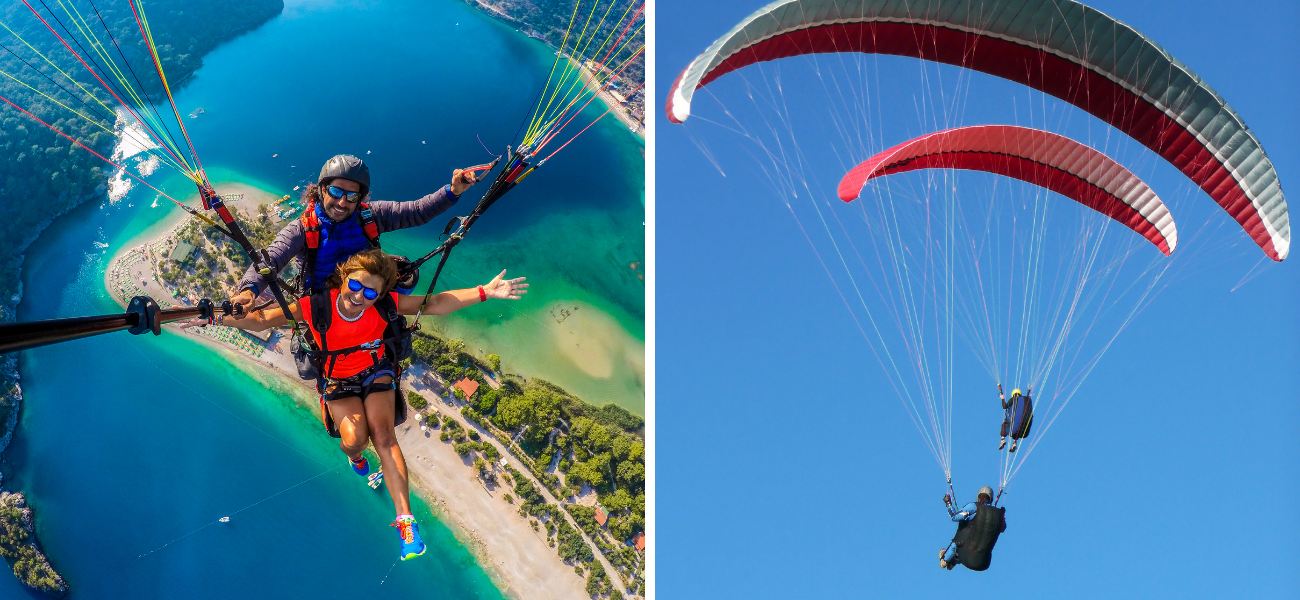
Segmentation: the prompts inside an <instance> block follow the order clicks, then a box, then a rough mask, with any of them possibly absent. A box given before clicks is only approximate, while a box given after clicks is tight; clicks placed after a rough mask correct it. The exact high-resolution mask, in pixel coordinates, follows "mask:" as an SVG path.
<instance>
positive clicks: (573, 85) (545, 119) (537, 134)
mask: <svg viewBox="0 0 1300 600" xmlns="http://www.w3.org/2000/svg"><path fill="white" fill-rule="evenodd" d="M614 4H615V3H614V2H612V1H611V2H610V4H609V7H608V8H606V9H605V13H604V15H602V16H601V19H600V22H599V23H598V24H597V25H596V28H595V30H594V31H593V32H592V35H591V38H590V39H586V41H585V46H584V48H583V49H582V50H580V51H578V52H576V54H577V55H578V57H582V56H584V55H586V53H587V51H586V48H589V47H590V46H591V42H592V41H594V39H595V37H596V35H597V34H598V33H599V31H600V27H601V25H603V24H604V23H605V19H606V18H607V17H608V15H609V12H610V11H611V10H613V8H614ZM635 4H636V3H635V2H630V3H628V7H627V8H626V9H624V11H623V14H622V15H621V16H620V17H619V20H618V22H616V23H615V24H614V26H613V27H612V28H611V29H610V33H609V35H607V36H605V40H604V41H603V42H601V44H600V47H599V48H597V50H596V53H595V54H599V53H600V52H601V51H603V50H604V49H605V47H606V46H608V45H609V42H610V40H612V39H613V38H614V34H615V33H616V32H618V29H619V25H622V24H623V20H624V19H626V18H627V14H628V12H630V11H631V9H632V7H633V6H634V5H635ZM595 8H596V6H593V7H592V15H594V14H595ZM590 21H591V18H590V16H589V17H588V19H587V22H588V25H589V24H590ZM643 26H644V25H643ZM586 28H587V26H584V28H583V34H582V36H581V37H580V38H579V41H578V42H576V43H575V44H574V48H575V50H576V49H577V46H578V45H579V44H582V43H583V39H585V38H586V37H587V36H586ZM640 30H641V29H640V28H638V29H637V32H638V33H639V32H640ZM634 37H635V34H633V35H632V36H631V37H629V39H628V41H629V42H630V41H631V39H632V38H634ZM624 46H626V43H624ZM595 54H592V56H595ZM578 60H579V63H578V65H577V67H576V68H573V61H574V59H573V58H570V62H569V67H570V69H571V70H570V69H566V73H565V77H564V79H563V80H561V82H560V84H558V85H557V86H556V94H557V95H558V92H559V88H561V87H564V85H565V83H564V82H565V81H567V80H568V73H569V72H573V73H575V74H578V75H577V76H576V77H575V78H574V80H573V81H572V82H570V83H569V89H568V90H566V91H565V93H564V96H563V98H564V99H563V100H561V101H560V103H561V104H565V100H568V99H569V97H570V95H572V94H573V93H574V91H575V90H576V89H578V85H579V84H582V87H583V89H585V88H586V84H585V82H582V76H581V72H583V71H585V70H586V68H585V66H584V65H583V64H582V63H584V62H587V61H590V59H585V60H584V59H582V58H579V59H578ZM595 76H596V74H595V73H592V81H593V83H596V82H597V80H596V77H595ZM597 85H598V87H601V86H603V83H600V84H597ZM555 97H557V96H552V99H554V98H555ZM584 97H585V95H584V94H582V93H579V94H578V95H577V96H576V97H574V99H573V100H572V101H571V102H569V103H568V104H567V105H565V107H564V110H557V111H556V112H555V113H551V112H550V108H551V105H550V104H549V103H548V105H547V111H546V113H545V114H542V115H540V116H539V117H538V118H537V121H539V122H541V123H545V124H546V125H544V126H541V127H537V128H534V131H532V132H531V133H533V135H532V136H531V138H530V141H536V140H537V139H540V138H542V137H544V136H543V134H542V132H543V131H545V130H546V129H547V128H548V127H549V126H550V125H553V124H554V123H555V122H556V121H558V120H560V119H562V118H563V115H564V114H565V112H566V111H567V110H568V109H569V108H570V107H572V106H573V105H574V104H576V103H577V102H578V101H580V100H581V99H582V98H584Z"/></svg>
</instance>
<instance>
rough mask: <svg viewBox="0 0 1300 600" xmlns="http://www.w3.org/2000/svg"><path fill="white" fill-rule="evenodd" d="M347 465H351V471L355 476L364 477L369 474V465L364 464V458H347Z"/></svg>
mask: <svg viewBox="0 0 1300 600" xmlns="http://www.w3.org/2000/svg"><path fill="white" fill-rule="evenodd" d="M348 464H350V465H352V470H353V471H354V472H355V473H356V474H357V475H366V474H368V473H370V463H368V462H366V457H365V456H359V457H357V458H356V459H352V458H349V459H348Z"/></svg>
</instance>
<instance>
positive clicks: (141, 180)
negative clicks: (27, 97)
mask: <svg viewBox="0 0 1300 600" xmlns="http://www.w3.org/2000/svg"><path fill="white" fill-rule="evenodd" d="M0 100H4V101H5V102H6V103H8V104H9V106H12V107H14V108H16V109H18V110H20V111H22V113H23V114H25V115H27V116H29V117H31V118H33V119H35V120H36V122H37V123H40V124H41V125H44V126H46V127H49V128H50V131H53V132H54V133H57V134H59V135H61V136H63V137H65V138H68V140H69V141H71V142H72V143H74V144H76V145H78V146H81V147H82V148H85V149H86V151H87V152H90V153H91V154H94V155H95V156H98V157H99V158H100V160H103V161H104V162H106V163H108V164H110V165H113V166H114V167H117V168H118V169H121V170H122V171H123V172H125V171H126V167H123V166H122V165H119V164H117V163H115V162H113V161H111V160H109V159H107V158H104V156H103V155H102V154H100V153H98V152H95V151H94V149H92V148H91V147H90V146H87V145H85V144H83V143H81V142H79V141H77V140H76V139H74V138H73V137H72V136H70V135H68V134H66V133H63V132H62V131H59V130H58V129H55V128H54V126H53V125H50V124H49V123H46V122H45V121H42V120H41V119H40V117H37V116H36V115H34V114H32V113H29V112H27V111H26V110H23V107H21V106H18V105H17V104H14V103H13V102H12V101H10V100H9V99H8V98H5V97H4V96H0ZM136 180H137V181H139V182H140V183H143V184H145V185H146V186H148V187H149V189H151V190H153V191H155V192H158V193H159V194H161V195H162V196H163V197H164V198H166V199H168V200H171V201H172V202H176V204H177V205H178V206H181V207H184V206H185V205H184V204H181V203H180V202H177V201H176V199H175V198H172V197H171V196H168V195H167V193H166V192H164V191H162V190H160V189H158V188H156V187H154V186H152V185H149V182H147V181H145V180H144V178H142V177H141V178H137V179H136Z"/></svg>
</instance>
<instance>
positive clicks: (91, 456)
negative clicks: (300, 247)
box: [0, 0, 644, 598]
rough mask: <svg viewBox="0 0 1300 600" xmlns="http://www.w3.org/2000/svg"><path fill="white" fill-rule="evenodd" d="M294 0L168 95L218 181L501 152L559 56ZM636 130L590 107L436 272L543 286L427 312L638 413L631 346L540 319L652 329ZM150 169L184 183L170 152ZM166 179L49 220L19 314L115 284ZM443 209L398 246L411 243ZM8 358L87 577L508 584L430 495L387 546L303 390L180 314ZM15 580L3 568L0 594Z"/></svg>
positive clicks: (231, 588)
mask: <svg viewBox="0 0 1300 600" xmlns="http://www.w3.org/2000/svg"><path fill="white" fill-rule="evenodd" d="M287 4H288V6H287V7H286V9H285V12H284V14H283V15H281V16H280V17H278V18H277V19H275V20H273V21H272V22H270V23H268V24H267V25H265V26H263V27H262V28H260V29H258V30H256V31H254V32H251V33H249V34H246V35H244V36H242V37H241V38H239V39H237V40H235V41H233V42H231V43H228V44H227V45H225V46H223V47H221V48H219V49H218V50H216V51H215V52H213V53H212V54H210V55H209V56H208V57H207V58H206V59H205V62H206V65H205V67H204V68H203V69H202V70H200V71H199V72H198V74H197V75H196V77H195V78H194V79H193V80H192V81H191V82H190V83H189V84H188V85H187V86H186V87H185V88H184V89H183V90H182V91H181V92H180V93H179V94H178V96H177V103H178V106H179V108H180V109H181V112H182V114H186V113H188V112H189V111H191V110H194V109H195V108H198V107H203V108H204V110H205V113H204V114H203V115H202V116H200V117H199V118H197V119H186V125H187V126H189V127H190V134H191V136H192V138H193V139H194V142H195V145H196V146H197V147H198V149H199V152H200V157H201V158H202V159H203V161H204V165H205V166H206V167H207V169H208V171H209V173H210V175H211V177H212V179H213V180H214V181H240V182H244V183H249V184H252V185H256V186H258V187H261V188H263V189H267V190H269V191H273V192H276V193H289V190H290V188H292V187H293V186H294V185H297V184H298V183H299V182H300V181H301V180H302V179H304V178H309V177H312V176H314V174H315V172H316V170H317V169H318V168H319V165H320V164H321V163H322V162H323V161H324V160H325V159H326V158H328V157H329V156H331V155H333V154H335V153H339V152H351V153H354V154H357V155H359V156H362V157H363V158H365V159H366V161H367V163H368V164H369V165H370V167H371V172H372V177H373V181H374V185H373V188H374V190H375V195H376V197H377V198H383V199H399V200H404V199H413V198H416V197H418V196H420V195H423V194H424V193H427V192H430V191H432V190H434V189H436V188H437V187H439V186H441V185H443V184H444V183H445V182H446V181H447V180H448V179H449V177H450V170H451V168H453V167H455V166H461V165H468V164H473V163H477V162H486V161H487V160H488V159H490V157H489V156H488V154H487V152H486V151H485V150H484V149H483V148H482V147H481V146H480V145H479V142H478V140H477V139H476V137H475V136H476V135H477V136H480V137H481V138H482V140H483V141H484V142H485V143H487V144H488V145H489V147H490V148H492V149H493V150H494V151H497V152H500V151H501V150H503V149H504V145H505V144H506V143H507V142H508V141H509V140H510V137H511V135H512V134H513V133H514V131H515V129H516V127H517V126H518V125H519V122H520V119H521V118H522V117H523V115H524V114H525V113H526V111H527V107H528V106H529V104H530V102H531V100H532V98H533V97H534V94H535V93H536V90H537V87H538V86H539V85H540V83H541V81H542V78H543V77H545V75H546V72H547V69H548V68H549V66H550V63H551V59H552V56H551V55H550V54H549V51H548V49H547V48H545V47H544V46H542V45H541V44H539V43H536V42H534V41H533V40H529V39H527V38H524V37H523V36H521V35H519V34H517V33H515V32H514V31H512V30H511V29H510V28H509V27H507V26H504V25H502V24H500V23H498V22H495V21H493V20H491V19H489V18H487V17H486V16H484V15H482V14H480V13H479V12H477V11H475V10H473V9H471V8H469V7H467V6H465V5H463V4H461V3H459V2H454V1H450V0H448V1H440V2H416V1H395V2H383V3H361V2H347V3H345V2H312V3H310V4H307V3H300V2H288V3H287ZM601 110H603V108H602V109H601ZM589 111H594V109H589ZM597 114H599V112H592V113H591V114H589V115H588V116H587V119H588V120H589V119H590V118H591V117H594V116H595V115H597ZM422 140H423V141H425V142H427V143H426V144H421V141H422ZM642 148H643V146H641V144H640V143H639V141H638V140H637V139H636V138H635V137H633V136H632V135H631V134H630V133H629V132H627V131H626V130H625V129H624V128H623V127H622V126H621V125H620V124H619V123H618V122H617V121H613V120H610V121H608V122H606V123H602V124H601V125H598V126H597V127H593V128H592V129H591V130H589V131H588V132H587V133H586V134H584V137H583V138H579V140H578V141H577V142H574V143H573V144H572V145H570V146H569V147H568V148H566V149H565V151H564V152H563V153H561V154H559V155H557V156H556V158H554V159H553V160H552V162H551V163H549V164H548V165H547V166H546V167H545V168H544V169H542V170H539V171H538V172H537V173H535V174H534V175H533V176H532V177H530V178H529V180H528V181H527V182H525V185H522V186H520V187H519V188H518V189H516V190H515V191H513V192H511V194H510V195H508V196H507V197H506V199H504V200H502V201H501V202H500V203H498V204H497V205H496V206H494V207H493V209H492V211H491V212H489V213H488V214H487V216H485V217H484V218H483V219H482V220H481V221H480V222H479V224H478V225H477V226H476V227H475V230H474V233H473V238H472V239H470V240H468V241H467V242H466V243H465V244H462V245H461V246H460V247H459V248H458V249H457V252H456V255H455V256H454V257H453V260H452V262H450V263H449V265H448V270H447V271H446V272H445V274H444V277H446V278H447V281H448V283H449V284H452V285H460V284H462V282H464V283H465V284H468V283H479V282H481V281H486V278H488V277H490V276H491V275H492V274H495V272H496V271H497V270H499V269H500V268H505V267H508V268H510V269H511V273H512V274H514V273H518V274H523V275H527V276H528V277H529V280H530V282H533V283H534V284H535V286H534V290H535V291H536V293H535V294H530V296H529V299H528V301H526V302H521V303H518V304H515V305H511V306H510V307H508V310H501V311H496V312H495V314H491V315H488V314H477V313H469V312H468V311H467V312H466V314H464V315H458V316H457V318H456V319H448V320H445V321H444V322H439V323H436V324H432V325H433V326H436V327H438V328H440V329H444V330H445V331H448V332H451V333H454V334H456V335H459V336H462V337H464V338H465V339H466V340H467V342H469V343H470V344H471V346H472V347H479V346H482V347H485V348H486V349H487V350H488V351H495V352H497V353H499V354H501V356H502V359H503V362H504V363H505V366H506V369H507V370H510V371H520V372H524V373H526V374H528V375H530V376H540V377H544V378H547V379H551V380H553V381H556V382H557V383H559V384H560V385H562V386H564V387H566V388H568V389H571V390H572V391H574V392H575V393H578V394H579V395H582V396H584V397H586V398H588V399H590V400H592V401H596V402H606V401H614V402H618V403H619V404H620V405H623V406H626V407H628V408H629V409H632V410H634V411H635V412H638V413H640V412H642V411H643V406H644V400H643V388H642V387H641V381H640V378H641V373H640V372H638V371H637V365H638V361H637V360H635V359H629V358H627V357H626V356H623V357H621V358H619V359H617V360H607V361H605V363H608V364H605V365H604V367H608V368H605V369H604V370H603V371H602V370H601V369H597V371H600V374H601V375H602V376H592V375H591V374H590V371H591V369H592V367H591V365H590V364H587V365H585V367H584V366H583V365H580V364H578V362H580V361H578V362H575V361H566V360H564V359H563V358H562V355H563V353H559V355H561V358H556V357H555V356H552V355H553V354H556V353H555V352H553V351H552V349H551V348H550V347H549V346H547V344H552V345H553V344H554V343H555V341H554V340H553V339H550V338H548V336H551V337H554V336H557V335H559V333H558V329H559V328H560V327H559V325H558V324H548V323H547V321H546V320H545V318H544V317H545V315H546V314H548V312H549V307H551V306H552V305H557V304H559V305H578V304H581V305H582V306H583V309H584V310H588V311H589V312H594V313H597V314H598V315H599V318H597V319H594V320H591V319H589V320H590V321H591V322H592V323H595V324H596V325H592V324H591V323H588V324H587V327H589V328H598V329H599V333H600V334H601V336H602V338H603V339H605V340H606V342H607V344H609V345H611V347H612V348H615V349H616V350H620V351H626V352H624V354H626V353H627V352H631V351H632V350H635V349H636V348H637V347H638V345H639V344H643V340H644V286H643V284H641V282H640V281H639V280H637V279H636V278H635V277H634V276H629V275H628V273H626V272H624V269H626V268H627V266H626V263H628V262H634V261H640V260H643V258H642V257H643V252H644V234H643V229H642V224H641V222H642V221H644V204H643V202H644V199H643V194H642V189H643V187H644V180H643V173H644V171H643V167H642V161H643V158H642ZM367 150H370V151H371V154H369V155H367V154H365V152H366V151H367ZM277 153H278V154H279V157H278V158H274V159H273V158H271V155H272V154H277ZM150 182H151V183H154V184H155V185H159V186H160V187H165V188H166V189H167V190H168V192H169V193H172V194H173V195H175V194H185V196H186V197H188V196H189V195H190V194H191V193H192V192H191V190H190V188H188V187H187V184H186V183H185V182H184V181H183V180H182V179H180V178H179V177H176V176H174V175H173V176H168V175H165V174H164V173H163V172H161V171H160V172H159V173H158V174H156V175H154V176H153V177H152V178H150ZM479 193H481V190H480V191H479ZM177 197H180V196H177ZM476 200H477V196H475V195H474V193H470V194H467V197H466V198H465V199H464V200H462V205H461V206H458V207H457V209H456V210H455V211H453V212H454V213H456V214H463V213H464V212H467V211H468V210H469V209H470V208H471V207H472V202H473V201H476ZM152 202H153V194H152V193H151V192H148V190H147V189H141V188H137V189H136V190H135V191H133V192H132V194H131V195H129V196H128V197H127V199H126V200H125V201H123V202H121V203H119V204H117V205H108V204H105V203H102V202H98V201H97V202H93V203H90V204H87V205H84V206H82V207H80V208H78V209H76V210H74V211H73V212H71V213H69V214H68V215H66V216H64V217H61V218H60V219H58V220H56V221H55V223H54V224H53V225H52V226H51V227H50V228H49V229H48V230H47V231H46V232H45V233H43V234H42V236H41V237H40V239H39V240H38V241H37V242H36V243H35V244H33V246H32V248H31V249H30V251H29V252H28V255H27V259H26V262H25V264H24V270H23V279H24V286H25V296H24V299H23V302H22V303H21V304H20V306H19V318H20V319H21V320H32V319H45V318H54V317H62V316H74V315H84V314H98V313H107V312H117V311H118V310H119V308H118V307H117V306H116V305H115V304H114V303H113V302H112V301H111V300H110V299H109V298H108V297H107V296H106V295H105V293H104V291H103V289H102V287H103V286H102V278H103V270H104V267H105V265H106V264H107V261H108V260H109V258H110V257H111V256H112V255H113V254H115V253H116V252H117V251H118V250H120V249H121V248H122V247H124V246H128V245H134V244H135V243H138V241H137V240H139V239H140V238H141V237H142V236H143V235H147V234H148V233H150V232H152V231H156V230H157V229H159V228H160V227H163V226H164V224H165V223H166V222H168V221H170V220H172V219H175V218H177V214H176V213H177V210H176V209H175V208H173V207H170V203H166V202H165V201H164V202H163V203H161V204H158V206H157V207H151V203H152ZM441 225H442V223H441V222H440V223H437V224H435V225H431V226H430V227H428V228H427V231H426V230H425V229H420V230H415V231H407V232H401V233H400V234H397V235H392V236H386V237H385V240H386V244H385V245H386V247H390V246H391V247H393V248H394V249H397V250H403V251H408V252H411V253H423V252H424V251H426V249H428V248H431V247H432V244H433V243H434V239H435V237H436V233H437V232H438V231H441ZM435 226H436V228H437V231H435V230H434V227H435ZM390 237H391V238H392V239H391V240H390V239H389V238H390ZM597 326H599V327H597ZM548 340H549V341H548ZM611 340H612V341H611ZM538 347H542V348H545V352H535V349H536V348H538ZM629 349H630V350H629ZM534 354H546V355H547V357H545V358H535V357H533V355H534ZM588 362H590V361H588ZM598 362H599V361H598ZM602 368H603V367H602ZM584 369H585V370H584ZM20 370H21V374H22V385H23V388H24V391H25V394H24V395H25V398H26V400H25V404H24V406H23V413H22V418H21V421H20V424H19V430H18V433H17V435H16V437H15V441H14V443H13V445H12V446H11V448H10V450H9V452H8V453H7V455H6V464H5V465H4V467H3V470H4V473H5V478H6V480H5V484H6V485H5V487H6V488H8V489H15V490H19V491H23V492H26V493H28V494H29V497H30V498H31V501H32V504H33V505H34V507H35V509H36V511H37V517H38V521H37V526H38V528H39V536H40V539H41V541H42V543H43V545H44V548H45V550H46V553H47V554H48V555H49V556H50V559H51V560H52V562H53V563H54V565H55V567H56V569H58V570H59V571H60V572H61V573H62V574H63V575H64V577H65V578H67V579H68V581H69V582H70V583H71V585H72V589H73V591H72V596H71V597H73V598H77V597H81V598H138V597H150V598H153V597H158V598H230V597H264V596H272V595H281V596H285V597H304V596H307V595H308V594H316V595H321V596H320V597H346V596H356V597H366V598H377V597H411V596H412V595H413V594H418V595H420V596H421V597H424V596H433V597H438V598H478V597H484V598H492V597H499V596H500V592H499V591H498V590H497V589H496V588H495V587H494V586H493V585H492V583H491V581H490V580H489V578H488V575H487V574H486V573H485V572H484V571H483V570H482V568H481V567H480V566H478V564H477V563H476V561H475V559H474V557H473V556H472V555H471V553H470V551H469V550H468V549H466V548H465V547H464V546H463V545H462V544H460V543H459V542H457V541H456V540H455V539H454V537H453V536H452V535H451V533H450V531H449V530H448V529H447V528H446V527H444V526H442V525H441V524H440V523H439V522H438V521H437V520H436V518H435V517H434V516H433V515H431V514H430V512H429V508H428V507H427V506H424V505H423V504H422V503H417V516H419V517H421V521H422V529H423V532H424V536H425V540H426V542H427V543H429V545H430V551H429V552H428V553H427V554H426V555H425V556H423V557H420V558H419V559H416V560H413V561H408V562H404V563H398V564H396V565H394V559H395V557H396V533H395V532H394V530H392V529H391V528H389V527H387V523H389V522H390V521H391V519H392V505H391V502H390V501H389V499H388V497H387V494H386V493H383V492H382V491H381V492H379V493H376V492H373V491H372V490H370V489H369V488H367V487H365V486H364V485H362V484H361V481H360V478H358V477H356V476H355V475H353V474H352V473H351V472H349V471H347V470H346V469H345V468H342V467H343V463H342V458H341V455H340V453H339V452H338V450H337V447H336V445H335V442H334V441H333V440H332V439H331V438H329V437H328V436H325V435H324V434H323V433H322V432H321V431H320V428H319V424H318V423H317V422H316V421H315V419H314V418H313V417H312V416H311V415H310V413H308V412H307V411H304V410H302V409H300V408H297V407H296V405H295V404H294V400H293V398H292V397H291V394H292V393H293V392H290V391H288V390H284V389H280V387H279V385H278V384H276V383H274V382H272V381H269V380H266V379H265V378H264V377H261V376H260V375H259V374H257V373H246V372H243V371H240V370H239V369H237V368H235V367H233V366H232V365H231V364H230V363H229V362H228V361H227V360H226V359H225V357H224V356H222V355H221V354H219V353H214V352H212V351H210V350H207V349H205V348H203V347H200V346H199V345H197V344H196V343H194V342H191V341H189V340H187V339H185V338H182V337H180V336H175V335H168V334H164V335H163V336H160V337H153V336H147V337H146V336H140V337H133V336H129V335H124V334H113V335H109V336H101V337H98V338H91V339H86V340H80V341H76V342H71V343H67V344H63V345H58V346H52V347H47V348H41V349H37V350H33V351H29V352H27V353H25V354H24V355H23V358H22V361H21V366H20ZM277 494H278V495H277ZM227 515H229V516H231V520H230V522H229V523H217V522H215V521H216V519H218V518H219V517H222V516H227ZM142 555H143V556H142ZM381 582H382V583H381ZM27 594H31V592H29V591H26V590H25V588H23V587H22V586H21V585H20V584H19V583H17V581H16V580H14V579H12V578H8V577H0V597H6V598H7V597H24V595H27Z"/></svg>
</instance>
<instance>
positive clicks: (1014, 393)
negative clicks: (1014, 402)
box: [1011, 390, 1020, 396]
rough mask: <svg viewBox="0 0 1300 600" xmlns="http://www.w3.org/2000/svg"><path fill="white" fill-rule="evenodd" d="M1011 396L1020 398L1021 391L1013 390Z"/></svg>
mask: <svg viewBox="0 0 1300 600" xmlns="http://www.w3.org/2000/svg"><path fill="white" fill-rule="evenodd" d="M1011 395H1012V396H1019V395H1020V390H1011Z"/></svg>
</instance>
